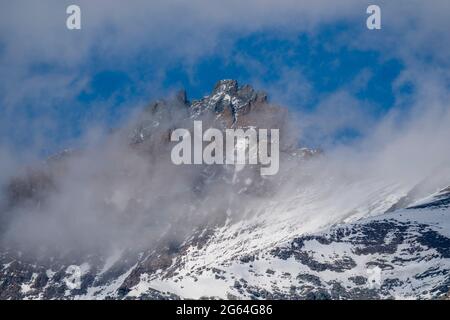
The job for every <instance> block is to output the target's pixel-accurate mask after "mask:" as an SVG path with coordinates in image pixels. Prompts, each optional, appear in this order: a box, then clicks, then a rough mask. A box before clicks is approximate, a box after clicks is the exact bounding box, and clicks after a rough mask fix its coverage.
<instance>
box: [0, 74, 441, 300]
mask: <svg viewBox="0 0 450 320" xmlns="http://www.w3.org/2000/svg"><path fill="white" fill-rule="evenodd" d="M193 120H202V121H204V123H205V124H206V126H212V127H216V128H220V129H225V128H231V127H233V128H246V127H248V126H255V127H261V128H279V129H280V130H281V138H282V139H283V141H282V144H281V161H288V162H289V164H290V166H291V168H290V170H286V172H285V173H284V175H281V176H280V177H277V178H275V179H263V178H261V176H260V175H259V174H256V172H258V170H257V168H255V167H254V166H248V168H247V167H246V169H245V170H242V171H239V172H238V174H236V172H235V171H234V170H231V171H230V170H229V169H228V168H225V167H224V166H199V167H198V168H195V169H193V170H192V171H193V174H192V175H193V177H194V179H192V185H190V186H189V187H188V188H187V190H186V191H185V192H187V193H189V197H186V198H182V197H181V196H180V197H175V198H167V197H165V195H164V194H161V195H159V197H158V198H157V199H158V200H157V204H158V206H157V214H159V215H157V216H156V217H160V218H161V220H163V219H164V217H165V215H166V212H165V211H164V209H167V208H170V207H171V204H173V203H175V202H177V201H180V200H179V199H183V200H185V199H189V200H190V201H189V202H188V203H184V204H182V205H180V206H178V207H176V208H181V209H182V210H183V214H182V215H179V216H177V218H176V219H175V220H170V221H169V223H165V224H164V223H161V224H160V225H158V224H156V225H157V227H160V228H161V229H164V233H162V235H161V236H160V237H159V238H157V239H155V240H154V241H152V242H149V243H144V246H142V245H141V246H139V249H136V248H134V247H128V248H125V249H123V248H121V250H118V251H117V252H112V253H111V252H107V253H106V252H98V251H92V252H88V253H86V251H81V250H80V251H77V250H71V251H69V252H64V253H61V254H60V255H51V256H48V255H46V254H44V253H42V252H40V251H36V252H33V254H29V253H28V252H26V251H23V252H18V250H17V249H12V248H10V247H6V246H5V244H4V243H1V244H0V247H1V249H0V299H24V298H28V299H80V298H90V299H181V298H198V299H200V298H222V299H227V298H240V299H241V298H242V299H385V298H440V297H444V296H445V295H446V294H447V293H448V292H449V285H450V251H449V250H450V249H449V248H450V222H449V221H450V219H449V214H450V206H449V198H450V196H449V194H450V193H449V190H448V188H443V189H442V190H441V191H440V192H437V193H432V192H429V193H426V194H422V193H423V192H422V193H418V192H416V190H415V189H413V190H410V192H409V193H408V194H407V199H406V198H404V197H403V198H402V196H405V195H404V194H401V196H400V195H399V194H393V193H394V192H396V190H394V191H391V189H389V187H390V186H389V185H386V186H385V188H384V189H382V188H379V187H376V188H374V189H373V190H376V192H373V190H372V189H370V190H372V192H370V194H371V197H370V199H369V197H368V199H367V203H365V204H364V205H361V206H360V207H356V208H354V207H352V206H351V205H349V206H345V205H342V204H341V206H340V207H338V208H339V210H343V211H345V212H343V214H342V216H346V214H347V213H348V212H350V214H351V213H352V212H358V216H357V217H360V216H361V214H360V213H361V212H362V211H364V210H366V211H367V212H366V218H365V219H362V220H360V221H357V222H352V223H343V219H340V220H338V219H337V220H331V221H332V223H331V224H330V225H327V226H323V225H319V226H318V228H317V229H320V230H322V231H321V232H318V231H314V232H312V233H311V232H306V231H305V230H308V229H305V226H307V225H308V223H309V222H310V221H314V213H315V211H316V210H320V209H321V207H314V206H313V205H312V204H314V203H315V202H317V198H319V199H320V197H319V195H321V194H323V193H326V192H327V190H326V188H325V185H326V181H319V183H318V184H317V185H314V186H311V187H307V188H306V187H304V185H303V184H302V183H303V180H302V181H299V182H298V183H295V184H292V182H289V180H288V179H287V178H288V177H289V175H290V174H293V173H294V172H296V171H298V170H299V167H300V166H302V165H303V164H304V163H306V162H307V161H308V160H310V159H316V158H318V157H319V155H320V154H321V152H320V151H319V150H311V149H306V148H299V147H297V145H296V143H293V142H292V141H289V135H288V134H287V133H288V131H289V130H291V128H290V127H289V121H288V114H287V111H286V110H285V109H283V108H280V107H277V106H274V105H272V104H270V103H269V102H268V99H267V95H266V94H265V93H263V92H259V91H255V90H254V89H253V88H252V87H250V86H248V85H245V86H242V87H240V86H239V85H238V83H237V82H236V81H234V80H222V81H219V82H218V83H217V85H216V86H215V88H214V89H213V91H212V93H211V94H210V95H208V96H206V97H204V98H202V99H200V100H194V101H192V102H190V101H189V100H188V98H187V95H186V92H184V91H181V92H179V93H178V94H177V95H176V96H175V97H174V98H172V99H170V100H161V101H157V102H154V103H152V104H151V105H149V106H148V107H147V108H146V109H145V110H144V112H143V113H142V114H141V115H140V117H139V119H138V120H137V123H133V125H132V126H131V127H130V128H125V129H124V131H122V132H121V133H120V134H123V136H125V138H124V143H126V144H129V145H130V149H127V151H128V152H130V156H132V155H134V154H135V153H137V154H139V155H141V154H142V155H143V156H144V157H148V158H149V159H156V158H157V157H161V156H162V154H163V155H164V154H165V153H167V152H169V151H170V142H169V140H170V139H169V137H170V133H171V131H172V130H173V129H175V128H183V127H184V128H190V127H191V125H192V121H193ZM80 153H82V151H80ZM76 157H77V153H74V152H64V153H63V154H61V155H59V156H56V157H52V159H50V160H49V161H48V162H47V163H46V164H45V165H44V166H43V167H42V168H40V169H34V170H33V171H30V173H28V174H25V175H23V176H21V177H18V178H16V179H13V180H12V181H11V183H10V184H9V186H8V187H7V197H8V199H9V201H8V204H7V207H5V208H2V209H1V210H2V211H1V219H2V220H3V221H6V222H7V221H9V216H8V215H9V214H10V213H11V212H12V209H13V208H15V207H20V206H24V205H30V206H39V205H41V203H42V201H45V199H46V198H47V197H48V195H49V194H51V195H55V194H57V191H58V188H59V186H58V183H57V181H58V179H57V177H60V176H63V175H64V174H65V171H66V163H67V162H66V161H68V160H69V159H70V160H71V161H75V160H76V159H75V160H74V158H76ZM302 177H303V178H304V180H308V179H310V178H311V177H309V176H308V174H305V175H304V176H302ZM171 182H172V181H167V183H171ZM287 183H290V185H289V187H290V189H292V190H293V192H292V194H289V195H286V196H283V197H280V198H274V197H273V193H274V190H278V189H281V190H283V187H284V185H285V184H287ZM161 187H162V186H161ZM355 188H358V189H359V188H360V186H359V185H357V186H356V187H355ZM229 190H231V192H230V193H229V194H228V193H227V195H229V196H230V199H238V200H239V201H238V202H237V203H233V202H232V201H228V199H226V200H227V201H224V202H225V203H226V205H227V206H226V207H223V206H222V204H220V205H219V204H216V203H212V202H208V195H210V192H213V191H214V192H223V194H224V197H225V191H226V192H229ZM380 190H381V192H380ZM426 190H427V192H428V189H426ZM55 191H56V193H55ZM368 194H369V192H368ZM373 194H375V196H374V195H373ZM419 195H420V196H419ZM144 196H150V195H148V194H145V193H144ZM393 196H395V197H393ZM140 197H141V196H140V195H135V197H134V198H133V199H132V200H133V201H130V202H131V203H132V204H133V205H132V206H130V207H126V209H125V210H124V212H125V215H126V216H125V217H123V216H120V219H121V220H119V221H121V223H125V221H126V219H133V218H134V217H135V216H134V215H133V214H134V213H133V212H134V211H133V210H137V209H139V210H144V209H145V206H144V205H143V204H142V202H143V200H142V199H141V198H140ZM215 199H220V197H216V198H215ZM399 199H403V200H399ZM419 199H422V200H420V201H419ZM144 200H145V199H144ZM141 207H143V208H144V209H141ZM367 207H368V208H381V209H379V211H380V212H379V213H380V215H377V216H371V217H369V209H367ZM136 208H137V209H136ZM383 208H384V209H383ZM389 208H390V209H389ZM205 209H206V211H205ZM202 210H203V211H205V212H206V213H214V214H210V215H205V216H201V217H199V214H198V213H199V212H203V211H202ZM328 210H330V212H331V211H332V210H331V209H328ZM336 210H337V209H336ZM385 211H389V212H388V213H385V214H382V213H384V212H385ZM237 213H238V214H237ZM370 214H372V212H370ZM193 221H194V223H193ZM144 222H145V221H142V223H144ZM157 222H158V221H157ZM166 222H167V221H166ZM124 225H125V224H124ZM188 226H189V227H188ZM191 226H193V227H192V228H190V227H191ZM42 250H44V249H42ZM44 251H45V250H44ZM44 251H43V252H44ZM70 266H72V267H73V266H75V267H76V268H77V269H76V270H78V271H79V274H78V275H77V277H78V278H77V279H76V280H77V281H76V284H77V285H76V286H75V287H74V286H72V284H73V283H72V282H71V281H72V280H73V274H71V272H70V270H72V269H73V268H72V269H71V268H69V267H70ZM374 268H376V269H374ZM370 270H378V272H379V273H380V274H378V276H379V277H377V278H376V282H375V283H374V282H373V279H372V278H371V275H372V274H371V273H370V272H368V271H370Z"/></svg>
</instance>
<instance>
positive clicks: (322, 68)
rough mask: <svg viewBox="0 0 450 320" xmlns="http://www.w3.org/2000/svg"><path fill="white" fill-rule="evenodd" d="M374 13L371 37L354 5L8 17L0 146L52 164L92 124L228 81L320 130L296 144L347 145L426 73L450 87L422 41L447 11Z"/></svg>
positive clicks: (8, 13)
mask: <svg viewBox="0 0 450 320" xmlns="http://www.w3.org/2000/svg"><path fill="white" fill-rule="evenodd" d="M75 2H77V1H75ZM379 2H380V5H381V8H382V10H383V11H382V14H383V28H382V30H379V31H369V30H367V29H366V28H365V19H366V17H367V14H366V13H365V8H366V6H367V5H366V3H365V1H359V2H357V1H352V0H348V1H343V2H342V5H340V6H336V7H332V5H330V4H332V2H329V1H328V2H327V1H325V2H324V4H323V5H322V4H317V3H316V4H314V2H308V1H305V2H300V3H299V2H295V1H282V2H280V3H278V4H276V3H275V2H271V1H263V4H261V2H259V3H258V2H254V1H249V2H248V3H246V4H245V5H239V3H238V2H234V1H230V3H229V4H226V5H225V4H224V3H223V2H222V3H220V2H214V1H213V3H212V4H211V2H209V3H208V4H207V2H202V1H194V2H192V3H191V5H190V6H189V7H188V6H187V5H186V3H183V4H181V2H178V1H174V3H172V2H171V3H170V4H167V5H166V4H165V2H163V1H161V2H158V1H156V2H154V3H153V5H149V4H148V2H142V1H135V2H131V4H130V5H127V6H126V7H125V5H123V4H122V2H118V1H112V2H110V4H109V5H107V4H104V3H101V2H96V1H91V2H87V1H78V4H79V5H80V6H81V9H82V19H83V20H82V21H83V28H82V30H80V31H68V30H66V29H65V24H64V21H65V18H66V15H65V13H64V12H65V6H66V5H67V3H68V2H67V3H66V2H65V1H60V2H55V1H51V0H47V1H43V2H42V4H41V5H36V4H32V2H30V1H18V2H15V3H14V4H8V5H5V7H4V10H2V13H1V20H2V22H1V23H2V30H3V31H2V32H0V62H1V64H2V65H1V68H0V75H1V77H2V82H3V84H2V85H1V86H0V93H1V99H0V113H1V115H2V116H1V118H0V137H1V138H0V142H1V144H3V145H13V146H14V148H16V149H21V148H22V149H27V148H30V146H32V147H33V150H36V151H38V152H39V153H42V154H51V153H52V152H54V151H55V150H58V149H61V148H63V147H64V146H70V145H71V144H73V143H74V141H76V140H77V138H79V137H80V136H82V135H83V133H84V132H86V129H87V128H89V127H91V126H93V125H95V124H102V125H103V126H105V127H115V126H117V125H119V124H120V121H121V120H123V119H126V118H127V117H129V116H130V114H132V112H133V111H134V110H136V109H138V108H141V107H142V106H143V105H145V104H146V103H148V102H149V101H151V100H153V99H157V98H161V97H165V96H167V95H170V94H171V93H173V91H174V90H177V89H179V88H185V89H186V90H187V92H188V97H189V98H190V99H196V98H200V97H201V96H203V95H205V94H207V93H208V92H210V90H211V89H212V87H213V86H214V84H215V82H217V81H218V80H220V79H224V78H233V79H237V80H238V81H239V82H240V83H241V84H245V83H250V84H252V85H254V86H255V87H256V88H257V89H262V90H266V91H268V93H269V95H270V98H271V101H272V102H274V103H278V104H281V105H284V106H287V107H288V108H290V109H291V110H292V111H295V112H298V113H299V114H300V115H304V116H305V118H307V119H310V121H315V122H316V123H315V124H314V125H313V126H312V127H313V128H315V129H314V130H317V131H323V134H319V135H318V136H314V135H313V134H311V132H312V130H310V132H309V133H308V134H305V135H304V136H303V142H304V143H306V144H310V145H326V144H330V143H331V144H334V143H347V142H351V141H352V140H354V139H357V138H359V137H360V136H363V135H365V134H366V132H367V130H369V129H371V128H372V126H373V125H374V124H376V123H378V122H379V121H381V120H382V119H384V117H386V115H388V114H390V113H391V112H392V110H396V111H397V110H400V112H408V109H409V108H411V107H412V106H413V105H414V99H416V96H417V94H418V91H419V90H418V89H417V86H418V84H419V83H420V82H419V81H418V78H417V74H420V70H421V69H423V70H426V71H427V72H426V73H428V72H429V70H432V69H433V68H437V70H438V71H439V70H440V71H439V72H436V73H433V74H432V75H431V74H430V77H432V78H433V79H435V78H437V77H443V78H444V79H446V80H448V75H447V74H446V72H442V70H443V68H442V67H443V65H442V63H443V62H442V61H445V58H446V57H447V56H448V55H447V52H448V51H449V50H447V48H446V47H445V45H444V44H442V43H441V42H440V41H432V40H430V39H427V35H428V34H436V33H435V32H436V30H438V31H441V30H447V29H446V28H447V24H446V22H445V15H444V16H442V17H441V16H440V15H439V14H435V12H441V11H442V10H441V9H440V8H439V6H443V7H444V8H446V6H447V5H446V4H445V2H437V3H438V5H437V9H433V10H436V11H433V12H432V13H430V12H426V10H432V9H430V8H425V9H421V8H417V10H415V9H414V8H412V7H411V6H407V7H405V6H403V5H404V3H405V2H403V1H398V2H397V3H396V2H395V1H394V2H391V3H389V4H387V3H386V4H385V2H382V1H379ZM392 3H394V4H392ZM417 3H419V2H417ZM258 4H260V5H258ZM30 6H31V7H30ZM209 6H210V7H209ZM224 7H225V8H224ZM145 9H148V11H145ZM218 9H220V10H218ZM250 10H251V11H250ZM117 11H121V14H117V13H116V12H117ZM185 11H187V12H185ZM203 11H204V12H203ZM32 12H34V13H35V14H34V15H32V14H31V13H32ZM61 12H62V14H61ZM142 12H145V13H144V14H143V13H142ZM211 12H213V13H211ZM217 12H219V13H217ZM405 13H406V14H405ZM408 14H410V16H408ZM422 14H424V15H425V16H422ZM431 14H434V17H435V20H436V22H435V23H434V24H432V25H431V27H430V26H429V25H425V22H426V21H428V19H430V15H431ZM30 15H31V16H32V17H33V19H31V18H30ZM405 15H406V17H405ZM408 21H413V22H414V23H413V24H411V25H412V26H415V27H414V28H416V29H414V28H412V29H411V30H409V29H408V28H411V25H408ZM422 24H423V28H422ZM417 28H419V29H417ZM417 30H419V31H420V32H417ZM411 39H414V41H411ZM437 48H438V49H439V50H437ZM418 53H420V54H418ZM444 69H445V68H444ZM439 73H441V75H438V74H439ZM314 115H318V116H319V117H320V118H321V120H323V121H324V123H320V121H317V117H314ZM301 118H302V117H301V116H300V119H301ZM311 119H314V120H311ZM333 119H340V120H339V121H338V120H333ZM319 123H320V125H319ZM309 127H310V126H306V125H305V128H304V129H305V130H307V129H308V128H309ZM319 127H320V128H319ZM318 128H319V129H318Z"/></svg>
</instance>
